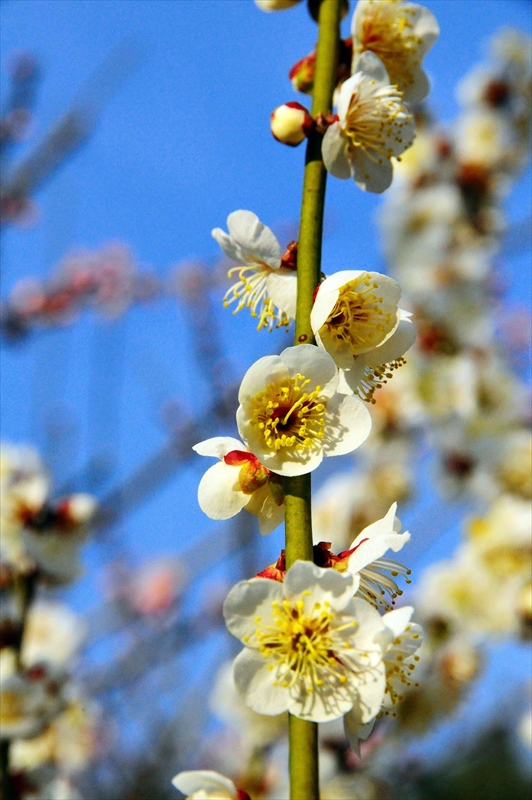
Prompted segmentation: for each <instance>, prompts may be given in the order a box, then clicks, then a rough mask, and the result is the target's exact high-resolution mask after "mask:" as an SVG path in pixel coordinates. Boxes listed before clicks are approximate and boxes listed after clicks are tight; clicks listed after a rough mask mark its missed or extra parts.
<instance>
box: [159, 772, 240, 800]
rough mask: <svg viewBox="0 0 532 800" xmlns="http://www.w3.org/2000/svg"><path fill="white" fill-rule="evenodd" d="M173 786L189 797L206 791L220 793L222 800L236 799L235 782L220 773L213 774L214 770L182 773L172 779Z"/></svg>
mask: <svg viewBox="0 0 532 800" xmlns="http://www.w3.org/2000/svg"><path fill="white" fill-rule="evenodd" d="M172 784H173V786H175V788H176V789H177V790H178V791H180V792H183V794H185V795H186V796H187V797H190V795H191V794H193V793H194V792H199V791H201V790H204V791H205V792H213V791H218V792H220V794H218V795H217V797H219V798H220V800H222V798H227V800H232V798H236V787H235V785H234V783H233V781H230V780H229V778H225V777H224V776H223V775H220V773H219V772H213V771H212V770H203V769H198V770H193V771H192V770H191V771H189V772H180V773H179V774H178V775H176V776H175V778H173V779H172Z"/></svg>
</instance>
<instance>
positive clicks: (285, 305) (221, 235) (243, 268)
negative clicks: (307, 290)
mask: <svg viewBox="0 0 532 800" xmlns="http://www.w3.org/2000/svg"><path fill="white" fill-rule="evenodd" d="M227 228H228V230H229V233H228V234H227V233H225V231H223V230H222V229H221V228H214V230H213V231H212V235H213V237H214V238H215V239H216V241H217V242H218V244H219V245H220V247H221V248H222V250H223V251H224V253H225V254H226V256H228V258H230V259H232V260H233V261H236V262H237V264H239V265H240V266H238V267H233V268H232V269H230V270H229V273H228V277H232V276H233V275H234V274H235V273H236V274H237V275H238V281H237V282H236V283H235V284H234V285H233V286H231V288H230V289H229V290H228V291H227V292H226V294H225V296H224V305H225V306H226V308H227V307H228V306H230V305H231V304H232V303H234V302H236V308H235V310H234V312H233V313H235V314H236V313H237V312H238V311H240V310H241V309H242V308H249V309H250V311H251V316H252V317H257V316H258V318H259V324H258V326H257V328H258V330H261V328H268V329H269V330H272V328H274V327H282V326H288V325H289V324H290V320H291V319H295V316H296V295H297V274H296V271H295V270H294V269H291V268H287V266H285V265H284V264H283V261H282V258H283V253H282V251H281V247H280V245H279V242H278V241H277V239H276V238H275V236H274V235H273V233H272V231H271V230H270V228H267V227H266V225H263V224H262V222H261V221H260V220H259V218H258V217H257V215H256V214H253V213H252V212H251V211H233V213H232V214H229V216H228V217H227Z"/></svg>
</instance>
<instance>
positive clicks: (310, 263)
mask: <svg viewBox="0 0 532 800" xmlns="http://www.w3.org/2000/svg"><path fill="white" fill-rule="evenodd" d="M340 7H341V0H322V2H321V5H320V8H319V23H318V24H319V32H318V48H317V56H316V73H315V77H314V92H313V99H312V115H313V117H314V118H316V117H317V116H318V114H327V113H328V112H330V111H331V108H332V96H333V92H334V88H335V86H336V70H337V63H338V48H339V40H340V14H341V11H340ZM322 138H323V135H322V134H319V133H318V132H317V131H314V132H313V133H312V134H311V136H310V138H309V141H308V144H307V152H306V159H305V176H304V180H303V197H302V201H301V218H300V227H299V246H298V253H297V313H296V333H295V343H296V344H303V343H307V344H313V343H314V337H313V335H312V330H311V328H310V312H311V310H312V303H313V298H314V290H315V288H316V286H317V285H318V283H319V280H320V271H321V245H322V234H323V214H324V207H325V185H326V181H327V171H326V169H325V167H324V165H323V160H322V157H321V142H322ZM285 522H286V566H287V568H289V567H290V566H291V565H292V564H293V563H294V561H297V560H298V559H302V560H304V561H312V523H311V480H310V475H301V476H299V477H296V478H286V479H285ZM317 729H318V726H317V724H316V723H314V722H307V721H306V720H301V719H297V718H295V717H292V716H290V725H289V746H290V756H289V761H290V800H319V775H318V730H317Z"/></svg>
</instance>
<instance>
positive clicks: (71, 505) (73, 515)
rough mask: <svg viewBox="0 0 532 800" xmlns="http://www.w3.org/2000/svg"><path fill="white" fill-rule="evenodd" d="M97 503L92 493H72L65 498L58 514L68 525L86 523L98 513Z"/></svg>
mask: <svg viewBox="0 0 532 800" xmlns="http://www.w3.org/2000/svg"><path fill="white" fill-rule="evenodd" d="M96 507H97V503H96V500H95V499H94V497H92V496H91V495H90V494H81V493H80V494H72V495H70V497H68V498H66V499H65V500H63V502H62V503H61V505H60V506H59V508H58V515H59V516H60V517H61V518H62V519H63V520H64V522H65V523H66V524H67V525H86V524H87V523H88V522H89V521H90V520H91V519H92V517H93V516H94V514H95V513H96Z"/></svg>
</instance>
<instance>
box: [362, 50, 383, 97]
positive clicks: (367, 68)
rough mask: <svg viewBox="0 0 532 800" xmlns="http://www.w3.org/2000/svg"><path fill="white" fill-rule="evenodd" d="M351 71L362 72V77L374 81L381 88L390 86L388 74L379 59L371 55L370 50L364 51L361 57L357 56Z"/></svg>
mask: <svg viewBox="0 0 532 800" xmlns="http://www.w3.org/2000/svg"><path fill="white" fill-rule="evenodd" d="M353 71H354V72H363V73H364V76H367V77H368V78H370V79H371V80H374V81H375V82H376V83H377V84H380V85H381V86H389V85H390V78H389V77H388V72H387V71H386V67H385V66H384V64H383V63H382V61H381V60H380V58H379V57H378V56H376V55H375V53H373V52H372V51H371V50H365V51H364V52H363V53H361V55H359V56H358V58H357V60H356V65H355V68H354V70H353ZM375 88H377V87H375ZM379 88H380V87H379Z"/></svg>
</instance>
